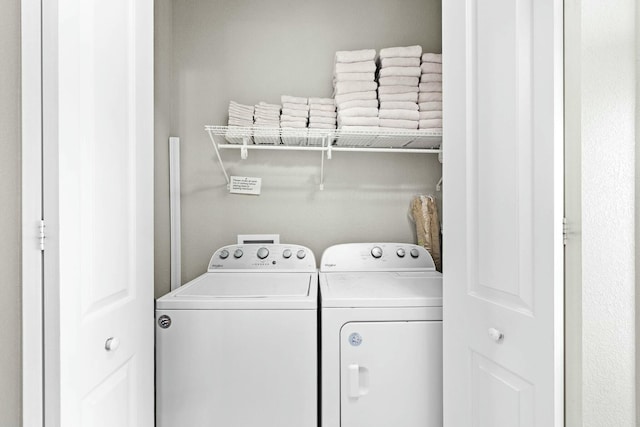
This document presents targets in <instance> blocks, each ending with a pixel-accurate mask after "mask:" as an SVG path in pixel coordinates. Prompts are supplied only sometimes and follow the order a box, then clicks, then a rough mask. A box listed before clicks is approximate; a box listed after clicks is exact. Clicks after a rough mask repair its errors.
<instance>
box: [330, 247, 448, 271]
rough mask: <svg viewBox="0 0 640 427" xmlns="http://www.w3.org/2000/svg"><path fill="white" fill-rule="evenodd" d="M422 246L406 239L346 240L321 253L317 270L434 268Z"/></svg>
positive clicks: (408, 269)
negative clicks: (383, 240)
mask: <svg viewBox="0 0 640 427" xmlns="http://www.w3.org/2000/svg"><path fill="white" fill-rule="evenodd" d="M435 269H436V268H435V264H434V263H433V259H432V258H431V255H430V254H429V252H427V250H426V249H425V248H423V247H422V246H418V245H413V244H410V243H347V244H342V245H335V246H331V247H330V248H328V249H327V250H325V251H324V253H323V254H322V260H321V261H320V271H410V270H435Z"/></svg>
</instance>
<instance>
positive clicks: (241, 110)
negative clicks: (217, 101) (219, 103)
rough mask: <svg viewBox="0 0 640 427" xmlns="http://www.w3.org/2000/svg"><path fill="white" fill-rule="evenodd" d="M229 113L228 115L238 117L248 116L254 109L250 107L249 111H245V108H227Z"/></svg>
mask: <svg viewBox="0 0 640 427" xmlns="http://www.w3.org/2000/svg"><path fill="white" fill-rule="evenodd" d="M229 112H230V113H234V114H237V115H239V116H245V115H246V116H250V115H252V114H253V113H254V108H253V107H251V109H250V110H249V109H247V108H240V107H235V106H229Z"/></svg>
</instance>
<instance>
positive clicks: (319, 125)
mask: <svg viewBox="0 0 640 427" xmlns="http://www.w3.org/2000/svg"><path fill="white" fill-rule="evenodd" d="M335 128H336V124H335V122H334V123H309V129H335Z"/></svg>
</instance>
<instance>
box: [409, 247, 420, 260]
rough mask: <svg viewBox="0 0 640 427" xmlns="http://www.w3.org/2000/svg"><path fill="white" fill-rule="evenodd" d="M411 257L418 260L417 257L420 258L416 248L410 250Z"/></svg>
mask: <svg viewBox="0 0 640 427" xmlns="http://www.w3.org/2000/svg"><path fill="white" fill-rule="evenodd" d="M411 256H412V257H414V258H418V256H420V252H419V251H418V250H417V249H416V248H413V249H411Z"/></svg>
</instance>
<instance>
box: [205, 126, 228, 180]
mask: <svg viewBox="0 0 640 427" xmlns="http://www.w3.org/2000/svg"><path fill="white" fill-rule="evenodd" d="M207 133H208V134H209V139H211V144H213V149H214V150H215V152H216V156H217V157H218V163H220V168H221V169H222V173H224V179H225V180H226V181H227V190H229V189H230V188H231V181H229V174H227V170H226V169H225V168H224V163H223V162H222V157H220V149H219V148H218V143H217V142H216V138H215V136H213V132H212V131H211V129H208V130H207Z"/></svg>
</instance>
